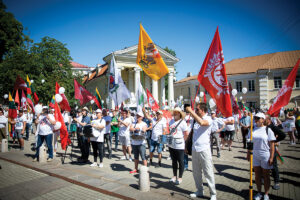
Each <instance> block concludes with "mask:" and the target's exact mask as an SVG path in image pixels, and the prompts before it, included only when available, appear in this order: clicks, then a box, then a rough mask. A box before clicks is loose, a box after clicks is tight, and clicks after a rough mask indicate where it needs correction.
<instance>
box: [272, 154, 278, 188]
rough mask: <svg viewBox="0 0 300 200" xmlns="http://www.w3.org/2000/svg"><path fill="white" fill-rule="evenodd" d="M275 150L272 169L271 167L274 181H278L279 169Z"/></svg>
mask: <svg viewBox="0 0 300 200" xmlns="http://www.w3.org/2000/svg"><path fill="white" fill-rule="evenodd" d="M276 157H277V152H276V151H275V152H274V159H273V169H272V176H273V178H274V182H275V183H279V170H278V165H277V159H276Z"/></svg>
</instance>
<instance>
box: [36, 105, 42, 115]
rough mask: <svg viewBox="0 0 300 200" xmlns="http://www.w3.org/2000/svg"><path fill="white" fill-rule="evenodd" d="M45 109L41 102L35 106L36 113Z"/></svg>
mask: <svg viewBox="0 0 300 200" xmlns="http://www.w3.org/2000/svg"><path fill="white" fill-rule="evenodd" d="M42 111H43V106H42V105H40V104H37V105H36V106H34V112H35V114H41V113H42Z"/></svg>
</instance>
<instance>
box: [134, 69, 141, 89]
mask: <svg viewBox="0 0 300 200" xmlns="http://www.w3.org/2000/svg"><path fill="white" fill-rule="evenodd" d="M141 70H142V69H141V68H134V92H136V89H137V86H138V82H141V78H140V72H141Z"/></svg>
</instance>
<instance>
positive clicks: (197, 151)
mask: <svg viewBox="0 0 300 200" xmlns="http://www.w3.org/2000/svg"><path fill="white" fill-rule="evenodd" d="M186 111H187V112H189V113H191V115H192V117H193V118H194V120H195V124H194V128H193V131H194V133H193V147H192V163H193V176H194V180H195V184H196V188H197V191H196V192H195V193H192V194H190V197H192V198H195V197H203V180H202V171H203V173H204V175H205V177H206V182H207V184H208V187H209V190H210V194H211V198H210V199H211V200H215V199H217V191H216V187H215V178H214V171H213V162H212V156H211V151H210V133H211V125H212V119H211V117H210V116H208V115H207V106H206V104H205V103H199V104H197V105H196V112H194V111H193V110H192V109H191V107H187V108H186Z"/></svg>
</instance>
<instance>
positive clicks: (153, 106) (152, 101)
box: [147, 89, 159, 111]
mask: <svg viewBox="0 0 300 200" xmlns="http://www.w3.org/2000/svg"><path fill="white" fill-rule="evenodd" d="M147 101H148V104H149V107H150V108H151V110H153V111H157V110H159V105H158V104H157V102H156V101H155V99H154V98H153V96H152V94H151V92H149V90H148V89H147Z"/></svg>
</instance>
